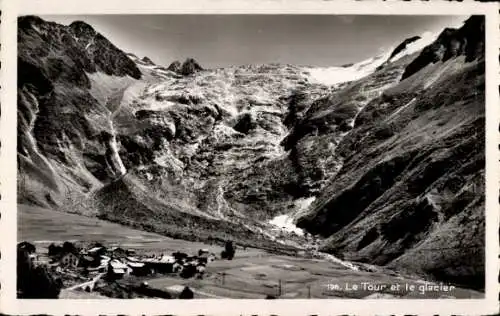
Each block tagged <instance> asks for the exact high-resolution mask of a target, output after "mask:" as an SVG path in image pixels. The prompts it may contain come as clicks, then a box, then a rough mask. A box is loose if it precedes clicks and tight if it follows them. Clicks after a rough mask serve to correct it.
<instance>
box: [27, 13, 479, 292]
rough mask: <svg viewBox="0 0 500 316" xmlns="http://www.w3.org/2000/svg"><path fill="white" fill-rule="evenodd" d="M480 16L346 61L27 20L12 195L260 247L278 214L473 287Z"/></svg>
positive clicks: (371, 254)
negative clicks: (314, 61)
mask: <svg viewBox="0 0 500 316" xmlns="http://www.w3.org/2000/svg"><path fill="white" fill-rule="evenodd" d="M482 23H484V22H482V21H481V20H480V19H478V18H472V19H470V20H468V21H467V23H465V25H464V26H463V27H462V28H461V29H458V30H451V29H447V30H445V31H444V32H443V34H441V35H440V36H438V37H437V39H436V41H435V42H433V43H432V44H431V45H430V46H427V47H426V48H424V49H423V50H417V49H416V48H418V47H419V46H418V45H422V43H423V40H424V39H420V38H417V37H412V38H409V39H408V40H406V41H404V42H403V43H402V44H401V45H399V46H398V47H397V48H396V49H395V50H394V51H392V52H389V53H388V54H383V55H380V56H377V57H375V58H373V59H370V60H367V61H364V62H361V63H357V64H353V65H346V66H345V67H333V68H328V69H316V68H311V67H299V66H293V65H248V66H239V67H236V66H235V67H230V68H225V69H203V68H202V67H201V66H200V65H199V64H198V63H197V62H196V61H194V60H192V59H187V60H186V62H184V63H183V64H181V63H180V62H174V63H172V64H171V65H170V66H169V67H168V68H164V67H162V66H159V65H156V64H155V63H154V62H153V61H151V60H150V59H149V58H147V57H144V58H139V57H137V56H135V55H133V54H125V53H124V52H122V51H121V50H119V49H118V48H116V47H115V46H114V45H113V44H112V43H111V42H109V41H108V40H107V39H105V38H104V37H103V36H102V35H100V34H99V33H97V32H96V31H95V30H93V29H92V27H91V26H89V25H87V24H85V23H83V22H75V23H73V24H71V25H69V26H62V25H58V24H55V23H49V22H45V21H43V20H41V19H39V18H36V17H31V16H30V17H22V18H20V19H19V45H18V50H19V65H18V68H19V84H18V92H19V100H18V121H19V124H18V160H19V174H20V177H19V183H18V186H19V201H20V202H22V203H31V204H36V205H41V206H50V207H54V208H59V209H62V210H66V211H70V212H79V213H84V214H87V215H91V216H99V217H102V218H105V219H108V220H112V221H117V222H120V223H124V224H127V225H131V226H136V227H141V228H143V229H147V230H152V231H157V232H160V233H163V234H166V235H171V236H176V237H180V238H190V239H196V238H198V239H210V238H219V239H225V238H236V239H238V240H240V241H244V242H249V241H252V242H253V243H255V242H258V243H261V244H265V245H266V247H267V246H269V247H271V245H273V244H272V243H271V240H272V239H273V238H274V237H273V236H271V235H272V234H270V232H269V228H270V226H271V225H270V224H269V223H268V222H269V220H271V219H273V218H277V216H278V217H279V216H285V219H287V220H288V219H291V220H294V219H296V220H297V224H298V225H299V226H300V227H302V228H304V229H306V230H307V231H309V232H311V233H313V234H315V235H319V236H322V237H323V238H325V243H324V246H323V249H324V250H325V251H328V252H332V253H334V254H336V255H337V256H340V257H344V258H346V259H349V260H359V261H364V262H369V263H375V264H379V265H388V266H392V267H397V268H405V269H408V270H411V271H422V272H426V273H430V274H433V275H434V276H436V277H438V278H441V279H451V280H455V281H459V282H464V283H467V284H473V285H475V286H477V287H480V286H481V282H480V281H481V277H482V275H481V273H484V272H482V271H483V270H481V268H482V264H481V260H482V253H481V251H478V249H479V250H481V249H482V248H481V247H482V245H484V242H483V240H482V238H481V236H482V235H483V232H484V228H483V226H484V213H483V209H484V194H483V193H484V187H483V180H482V179H484V140H483V138H484V137H483V136H484V62H483V60H482V56H483V50H482V48H481V47H482V46H481V45H484V39H483V40H482V41H481V40H480V39H479V40H477V38H478V37H477V35H480V34H481V33H482V32H483V30H484V26H483V24H482ZM474 36H476V37H474ZM479 38H480V37H479ZM425 40H428V38H426V39H425ZM425 43H427V42H425ZM457 43H458V44H457ZM481 43H482V44H481ZM457 47H458V48H457ZM429 56H431V57H432V58H430V57H429ZM101 57H102V59H101ZM339 75H340V77H339ZM332 80H333V81H332ZM322 81H325V82H327V83H334V85H326V84H324V83H322ZM311 203H312V204H311ZM460 235H464V236H466V238H463V239H462V238H457V236H460ZM472 236H479V237H474V238H473V237H472ZM444 245H446V248H447V249H448V248H449V249H450V250H446V251H442V250H441V251H440V252H439V251H430V250H429V249H435V248H440V249H442V248H443V247H445V246H444ZM464 249H469V250H464ZM472 259H474V260H475V261H474V262H473V263H472V262H470V261H467V260H472ZM483 279H484V278H483ZM483 281H484V280H483Z"/></svg>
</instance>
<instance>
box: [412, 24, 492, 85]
mask: <svg viewBox="0 0 500 316" xmlns="http://www.w3.org/2000/svg"><path fill="white" fill-rule="evenodd" d="M462 55H463V56H465V58H466V61H468V62H469V61H472V60H475V59H482V58H484V17H483V16H472V17H470V18H469V19H468V20H467V21H465V23H464V25H463V26H462V27H461V28H459V29H451V28H447V29H445V30H444V31H443V32H442V33H441V34H440V35H439V37H438V38H437V39H436V41H435V42H434V43H432V44H431V45H429V46H427V47H425V48H424V49H423V51H422V52H421V53H420V55H419V56H418V57H417V58H416V59H415V60H414V61H413V62H412V63H410V64H409V65H408V66H407V67H406V70H405V72H404V73H403V76H402V80H404V79H405V78H407V77H409V76H411V75H413V74H414V73H416V72H418V71H419V70H420V69H422V68H424V67H425V66H427V65H429V64H432V63H436V62H438V61H443V62H444V61H447V60H448V59H450V58H454V57H457V56H462Z"/></svg>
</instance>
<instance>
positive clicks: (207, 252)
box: [198, 248, 209, 257]
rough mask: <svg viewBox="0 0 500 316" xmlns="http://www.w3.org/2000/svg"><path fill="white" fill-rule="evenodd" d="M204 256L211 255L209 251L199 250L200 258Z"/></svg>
mask: <svg viewBox="0 0 500 316" xmlns="http://www.w3.org/2000/svg"><path fill="white" fill-rule="evenodd" d="M204 254H207V255H208V254H209V251H208V249H206V248H204V249H200V250H198V256H200V257H201V256H202V255H204Z"/></svg>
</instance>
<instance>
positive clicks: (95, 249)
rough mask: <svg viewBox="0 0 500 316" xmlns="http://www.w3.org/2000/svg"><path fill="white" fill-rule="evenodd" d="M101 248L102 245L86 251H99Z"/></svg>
mask: <svg viewBox="0 0 500 316" xmlns="http://www.w3.org/2000/svg"><path fill="white" fill-rule="evenodd" d="M101 249H102V247H94V248H91V249H89V250H87V252H96V251H99V250H101Z"/></svg>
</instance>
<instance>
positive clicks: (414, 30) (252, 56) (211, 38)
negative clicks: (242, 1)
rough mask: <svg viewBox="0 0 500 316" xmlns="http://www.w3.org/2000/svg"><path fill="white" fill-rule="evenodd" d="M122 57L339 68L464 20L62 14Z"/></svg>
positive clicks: (61, 19)
mask: <svg viewBox="0 0 500 316" xmlns="http://www.w3.org/2000/svg"><path fill="white" fill-rule="evenodd" d="M42 18H43V19H45V20H48V21H54V22H57V23H61V24H66V25H67V24H70V23H71V22H73V21H76V20H81V21H85V22H87V23H88V24H90V25H92V26H93V27H94V29H95V30H96V31H98V32H100V33H101V34H103V35H104V36H105V37H106V38H108V39H109V40H110V41H111V42H112V43H113V44H115V45H116V46H118V47H119V48H120V49H122V50H124V51H125V52H129V53H134V54H135V55H137V56H139V57H143V56H148V57H149V58H151V59H152V60H153V61H154V62H155V63H157V64H159V65H164V66H168V65H169V64H170V63H171V62H172V61H174V60H180V61H183V60H184V59H186V58H188V57H193V58H195V59H196V60H197V61H198V62H199V63H200V64H201V65H202V66H204V67H206V68H217V67H227V66H232V65H246V64H264V63H282V64H295V65H304V66H305V65H308V66H339V65H343V64H347V63H354V62H358V61H362V60H365V59H367V58H369V57H373V56H375V55H377V54H380V53H382V52H383V51H387V50H389V49H391V48H394V47H395V46H397V45H398V44H399V43H401V42H402V41H403V40H404V39H406V38H408V37H411V36H414V35H420V34H423V33H424V32H437V33H439V32H440V31H441V30H442V29H444V28H445V27H459V26H460V25H461V24H462V23H463V21H464V20H465V19H466V18H467V17H466V16H436V15H434V16H431V15H427V16H418V15H413V16H411V15H404V16H403V15H399V16H398V15H364V16H363V15H234V14H231V15H86V16H78V15H64V16H62V15H61V16H55V15H52V16H42Z"/></svg>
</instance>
